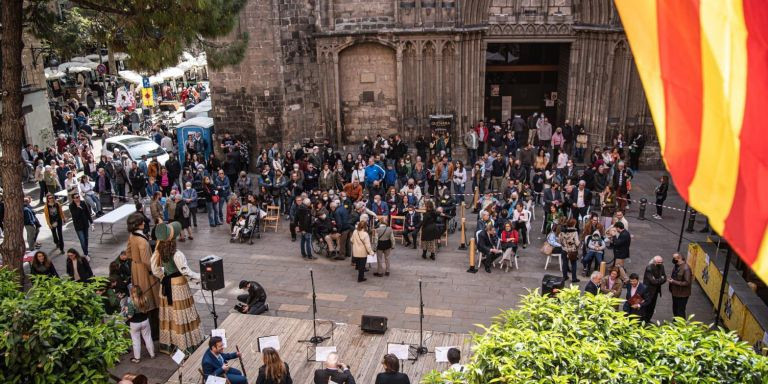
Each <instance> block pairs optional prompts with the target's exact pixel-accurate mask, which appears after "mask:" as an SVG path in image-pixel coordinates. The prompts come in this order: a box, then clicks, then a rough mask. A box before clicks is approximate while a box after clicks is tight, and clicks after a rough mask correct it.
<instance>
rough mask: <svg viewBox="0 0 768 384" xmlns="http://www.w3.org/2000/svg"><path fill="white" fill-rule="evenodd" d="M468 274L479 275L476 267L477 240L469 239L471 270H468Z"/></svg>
mask: <svg viewBox="0 0 768 384" xmlns="http://www.w3.org/2000/svg"><path fill="white" fill-rule="evenodd" d="M467 272H469V273H477V268H476V267H475V239H474V238H472V239H469V269H467Z"/></svg>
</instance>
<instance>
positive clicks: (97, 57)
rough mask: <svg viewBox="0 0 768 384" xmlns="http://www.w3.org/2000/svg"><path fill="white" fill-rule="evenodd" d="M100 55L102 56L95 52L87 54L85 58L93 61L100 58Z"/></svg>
mask: <svg viewBox="0 0 768 384" xmlns="http://www.w3.org/2000/svg"><path fill="white" fill-rule="evenodd" d="M99 57H100V56H99V55H97V54H95V53H92V54H90V55H88V56H86V57H85V58H86V59H88V60H91V61H93V60H98V59H99Z"/></svg>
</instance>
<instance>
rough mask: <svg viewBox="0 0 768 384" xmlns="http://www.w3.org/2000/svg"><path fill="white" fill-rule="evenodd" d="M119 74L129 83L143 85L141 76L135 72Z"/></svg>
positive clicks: (121, 72)
mask: <svg viewBox="0 0 768 384" xmlns="http://www.w3.org/2000/svg"><path fill="white" fill-rule="evenodd" d="M117 74H118V75H120V77H122V78H123V80H125V81H127V82H129V83H133V84H141V75H139V74H138V73H136V72H134V71H120V72H118V73H117Z"/></svg>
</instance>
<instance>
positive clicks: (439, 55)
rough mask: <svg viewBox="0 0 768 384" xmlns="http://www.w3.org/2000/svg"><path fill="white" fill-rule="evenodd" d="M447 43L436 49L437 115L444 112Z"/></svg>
mask: <svg viewBox="0 0 768 384" xmlns="http://www.w3.org/2000/svg"><path fill="white" fill-rule="evenodd" d="M444 47H445V42H442V44H440V45H439V46H437V47H435V70H436V71H437V86H436V90H435V99H436V101H437V113H440V114H442V113H443V112H444V111H443V48H444Z"/></svg>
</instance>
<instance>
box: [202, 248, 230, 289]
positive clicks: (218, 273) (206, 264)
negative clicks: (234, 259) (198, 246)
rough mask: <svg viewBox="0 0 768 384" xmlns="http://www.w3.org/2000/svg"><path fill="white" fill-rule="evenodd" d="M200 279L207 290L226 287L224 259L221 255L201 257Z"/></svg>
mask: <svg viewBox="0 0 768 384" xmlns="http://www.w3.org/2000/svg"><path fill="white" fill-rule="evenodd" d="M200 279H201V284H202V285H203V289H204V290H206V291H218V290H219V289H222V288H224V261H223V260H222V259H221V257H218V256H215V255H210V256H206V257H204V258H202V259H200Z"/></svg>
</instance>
